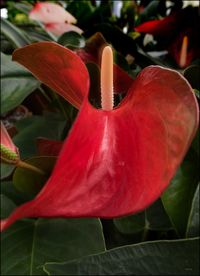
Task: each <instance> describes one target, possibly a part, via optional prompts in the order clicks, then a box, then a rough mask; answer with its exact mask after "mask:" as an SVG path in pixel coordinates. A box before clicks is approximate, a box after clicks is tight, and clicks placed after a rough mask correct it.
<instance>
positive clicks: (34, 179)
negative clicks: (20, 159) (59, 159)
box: [13, 156, 56, 196]
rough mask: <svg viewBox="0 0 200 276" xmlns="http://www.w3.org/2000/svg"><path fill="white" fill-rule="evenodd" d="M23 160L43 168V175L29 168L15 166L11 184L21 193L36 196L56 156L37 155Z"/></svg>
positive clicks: (47, 176)
mask: <svg viewBox="0 0 200 276" xmlns="http://www.w3.org/2000/svg"><path fill="white" fill-rule="evenodd" d="M25 162H26V163H28V164H31V165H33V166H35V167H36V168H39V169H41V170H43V171H44V172H45V175H41V174H39V173H36V172H33V171H31V170H29V169H25V168H20V167H17V168H16V169H15V172H14V175H13V184H14V186H15V187H16V188H17V189H18V190H19V191H21V192H22V193H25V194H28V195H30V196H36V194H37V193H38V192H39V191H40V190H41V188H42V187H43V185H44V184H45V183H46V181H47V180H48V178H49V176H50V173H51V171H52V169H53V167H54V164H55V162H56V158H55V157H53V156H39V157H32V158H29V159H27V160H25Z"/></svg>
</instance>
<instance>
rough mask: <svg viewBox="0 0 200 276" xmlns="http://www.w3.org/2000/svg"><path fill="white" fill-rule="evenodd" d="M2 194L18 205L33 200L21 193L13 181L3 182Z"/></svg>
mask: <svg viewBox="0 0 200 276" xmlns="http://www.w3.org/2000/svg"><path fill="white" fill-rule="evenodd" d="M1 193H2V194H3V195H4V196H6V197H7V198H9V199H10V200H12V202H13V203H14V204H16V205H20V204H22V203H24V202H26V201H28V200H30V199H31V197H28V196H27V195H25V194H23V193H21V192H19V191H18V190H17V189H16V188H15V186H14V185H13V182H12V181H1Z"/></svg>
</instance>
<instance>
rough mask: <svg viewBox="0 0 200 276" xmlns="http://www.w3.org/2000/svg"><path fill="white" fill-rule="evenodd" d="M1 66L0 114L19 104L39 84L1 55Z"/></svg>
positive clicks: (24, 70) (21, 68)
mask: <svg viewBox="0 0 200 276" xmlns="http://www.w3.org/2000/svg"><path fill="white" fill-rule="evenodd" d="M1 66H2V67H1V113H5V112H7V111H10V110H12V109H13V108H15V107H17V106H18V105H19V104H21V102H22V101H23V100H24V99H25V98H26V97H27V96H28V95H29V94H30V93H32V92H33V91H34V90H35V89H36V88H37V87H38V86H39V85H40V82H39V81H38V80H36V79H35V78H34V77H33V76H32V75H31V74H30V73H29V72H28V71H27V70H26V69H23V67H22V66H21V65H18V64H17V63H15V62H12V61H11V57H10V56H7V55H5V54H3V53H1Z"/></svg>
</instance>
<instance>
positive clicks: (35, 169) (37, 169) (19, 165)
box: [16, 160, 46, 175]
mask: <svg viewBox="0 0 200 276" xmlns="http://www.w3.org/2000/svg"><path fill="white" fill-rule="evenodd" d="M16 167H20V168H24V169H28V170H31V171H33V172H36V173H38V174H40V175H45V174H46V173H45V172H44V171H43V170H41V169H39V168H36V167H35V166H33V165H31V164H28V163H26V162H24V161H22V160H19V161H18V162H17V163H16Z"/></svg>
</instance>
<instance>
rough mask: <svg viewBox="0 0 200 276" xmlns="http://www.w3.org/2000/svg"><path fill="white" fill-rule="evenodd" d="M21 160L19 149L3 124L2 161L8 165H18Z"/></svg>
mask: <svg viewBox="0 0 200 276" xmlns="http://www.w3.org/2000/svg"><path fill="white" fill-rule="evenodd" d="M19 159H20V158H19V151H18V148H17V147H16V146H15V145H14V143H13V141H12V139H11V138H10V135H9V134H8V132H7V130H6V128H5V126H4V124H3V123H2V122H1V160H2V161H5V162H7V163H16V162H17V161H18V160H19Z"/></svg>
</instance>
